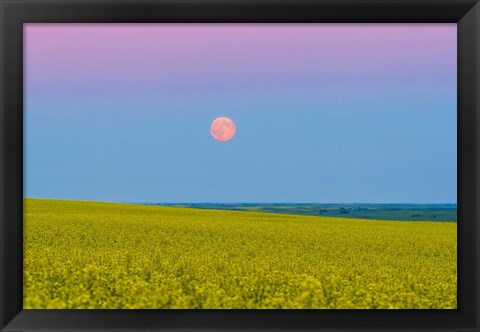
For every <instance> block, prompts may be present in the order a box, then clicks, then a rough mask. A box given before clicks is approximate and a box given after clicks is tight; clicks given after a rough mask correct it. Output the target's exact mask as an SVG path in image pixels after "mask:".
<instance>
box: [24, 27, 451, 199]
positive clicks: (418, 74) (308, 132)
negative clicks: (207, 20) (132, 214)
mask: <svg viewBox="0 0 480 332" xmlns="http://www.w3.org/2000/svg"><path fill="white" fill-rule="evenodd" d="M24 29H25V31H24V32H25V34H24V35H25V48H24V50H25V110H24V112H25V196H26V197H48V198H61V199H80V200H99V201H119V202H318V203H346V202H362V203H369V202H371V203H373V202H376V203H447V202H453V203H455V202H456V201H457V182H456V178H457V163H456V155H457V148H456V146H457V140H456V134H457V132H456V127H457V117H456V111H457V91H456V79H457V71H456V70H457V52H456V49H457V47H456V43H457V40H456V38H457V36H456V35H457V27H456V24H26V25H25V27H24ZM221 116H226V117H229V118H231V119H232V120H233V121H235V123H236V126H237V133H236V136H235V137H234V138H233V139H232V140H231V141H229V142H225V143H222V142H218V141H215V140H214V139H213V138H212V137H211V135H210V124H211V122H212V121H213V120H214V119H215V118H217V117H221Z"/></svg>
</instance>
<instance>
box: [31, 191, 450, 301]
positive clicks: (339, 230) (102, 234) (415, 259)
mask: <svg viewBox="0 0 480 332" xmlns="http://www.w3.org/2000/svg"><path fill="white" fill-rule="evenodd" d="M456 232H457V231H456V224H455V223H449V222H445V223H434V222H395V221H372V220H358V219H338V218H326V217H315V216H296V215H282V214H268V213H255V212H235V211H213V210H197V209H188V208H175V207H158V206H141V205H129V204H113V203H97V202H78V201H58V200H40V199H26V200H25V220H24V308H27V309H28V308H33V309H40V308H92V309H93V308H456V305H457V300H456V297H457V292H456V287H457V278H456V266H457V245H456V238H457V235H456V234H457V233H456Z"/></svg>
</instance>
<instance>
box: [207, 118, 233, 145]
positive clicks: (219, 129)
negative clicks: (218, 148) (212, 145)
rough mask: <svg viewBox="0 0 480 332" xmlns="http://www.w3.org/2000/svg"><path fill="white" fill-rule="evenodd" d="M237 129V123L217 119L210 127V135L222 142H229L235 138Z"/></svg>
mask: <svg viewBox="0 0 480 332" xmlns="http://www.w3.org/2000/svg"><path fill="white" fill-rule="evenodd" d="M236 132H237V127H236V126H235V123H234V122H233V121H232V120H231V119H229V118H226V117H221V118H216V119H215V120H214V121H213V122H212V125H211V126H210V134H212V137H213V138H214V139H216V140H217V141H220V142H227V141H229V140H231V139H232V138H233V136H235V133H236Z"/></svg>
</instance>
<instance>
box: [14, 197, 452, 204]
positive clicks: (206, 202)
mask: <svg viewBox="0 0 480 332" xmlns="http://www.w3.org/2000/svg"><path fill="white" fill-rule="evenodd" d="M23 199H50V200H62V201H79V202H82V201H83V202H101V203H119V204H143V205H145V204H149V205H151V204H156V205H166V204H332V205H334V204H335V205H340V204H353V205H357V204H358V205H359V204H364V205H365V204H378V205H380V204H384V205H387V204H389V205H407V204H408V205H458V203H457V202H435V203H433V202H401V203H394V202H268V201H264V202H247V201H244V202H238V201H235V202H233V201H232V202H221V201H217V202H215V201H210V202H209V201H202V202H201V201H198V202H180V201H178V202H127V201H104V200H91V199H68V198H52V197H23Z"/></svg>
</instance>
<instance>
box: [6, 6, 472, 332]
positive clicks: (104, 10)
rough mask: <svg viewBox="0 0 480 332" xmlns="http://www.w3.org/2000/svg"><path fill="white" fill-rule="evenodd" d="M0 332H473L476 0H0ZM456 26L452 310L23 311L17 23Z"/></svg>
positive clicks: (20, 83) (19, 44)
mask: <svg viewBox="0 0 480 332" xmlns="http://www.w3.org/2000/svg"><path fill="white" fill-rule="evenodd" d="M0 11H1V18H0V19H1V64H0V65H1V68H0V73H1V89H0V91H1V92H0V103H1V104H0V107H1V109H0V121H1V123H0V125H1V129H0V130H1V131H0V133H1V136H0V137H1V138H0V139H1V141H0V227H1V228H0V236H1V246H0V255H1V257H0V264H1V271H0V272H1V274H0V278H1V279H0V306H1V308H0V328H1V331H9V332H10V331H12V332H13V331H67V330H69V331H90V330H105V331H106V330H108V331H115V330H127V331H128V330H132V331H133V330H136V331H140V330H149V331H150V330H158V331H186V330H216V331H220V330H221V331H224V330H231V331H233V330H238V331H240V330H249V331H271V330H286V331H293V330H295V331H301V330H316V331H337V330H338V331H340V330H342V331H389V330H390V331H412V330H415V331H480V329H479V326H480V324H479V315H478V312H479V309H480V308H479V299H480V297H479V290H480V284H479V280H480V276H479V257H480V256H479V253H480V247H479V229H480V227H479V209H478V206H479V198H480V196H479V188H480V186H479V180H480V177H479V156H480V150H479V119H480V117H479V114H480V99H479V91H480V5H479V3H478V0H316V1H305V0H297V1H295V0H271V1H267V0H229V1H226V0H196V1H190V0H176V1H172V0H137V1H135V0H118V1H112V0H97V1H92V0H64V1H57V0H35V1H31V0H0ZM40 22H42V23H43V22H51V23H70V22H71V23H150V22H182V23H200V22H210V23H220V22H221V23H225V22H235V23H236V22H238V23H242V22H245V23H247V22H251V23H253V22H255V23H258V22H271V23H294V22H300V23H303V22H305V23H315V22H325V23H327V22H329V23H331V22H336V23H442V22H450V23H457V24H458V308H457V309H456V310H23V308H22V300H23V299H22V297H23V282H22V275H23V266H22V258H23V252H22V246H23V242H22V241H23V233H22V226H23V23H40Z"/></svg>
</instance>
